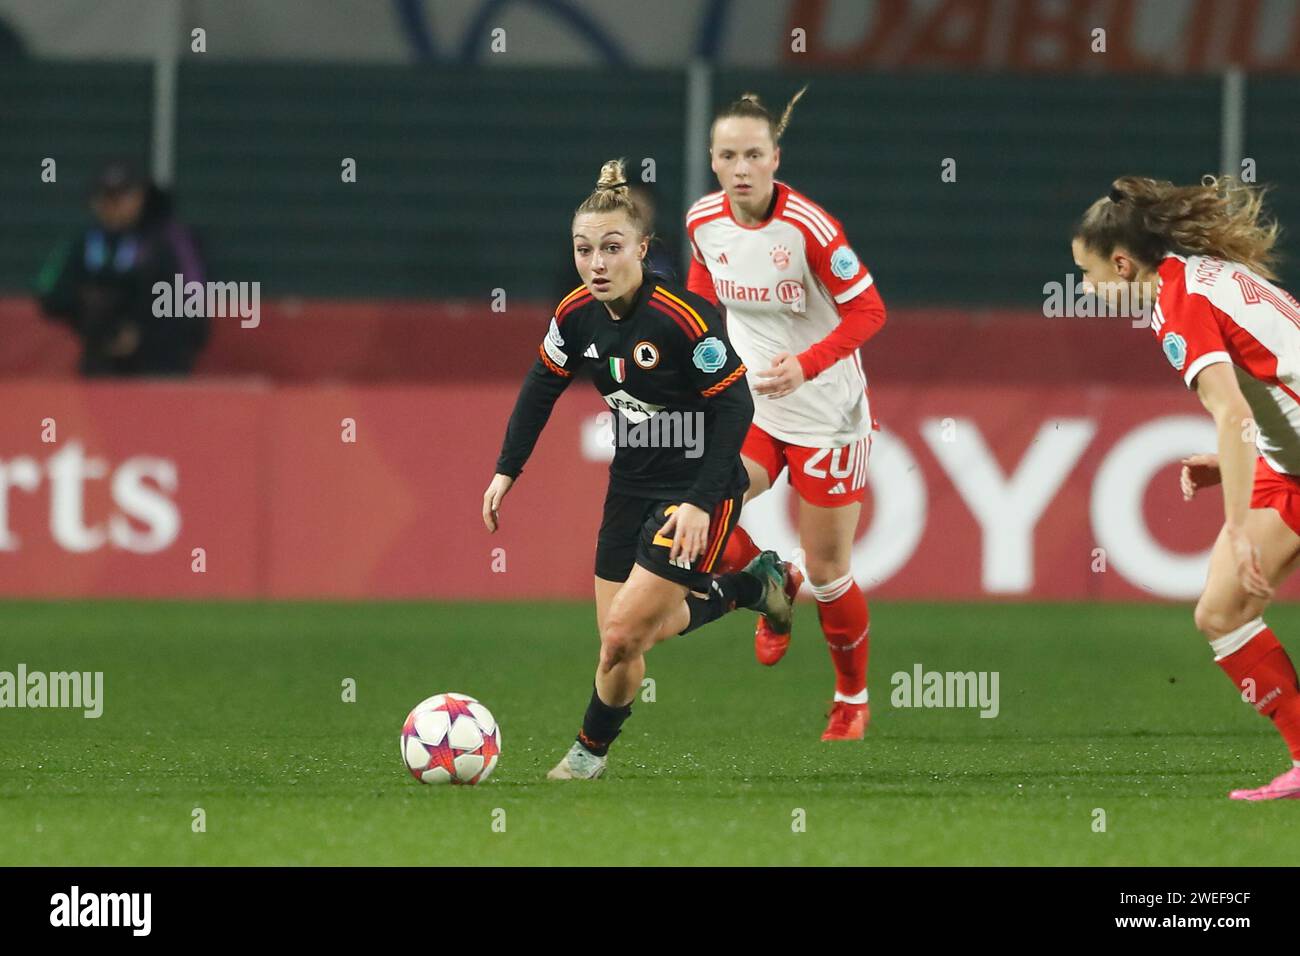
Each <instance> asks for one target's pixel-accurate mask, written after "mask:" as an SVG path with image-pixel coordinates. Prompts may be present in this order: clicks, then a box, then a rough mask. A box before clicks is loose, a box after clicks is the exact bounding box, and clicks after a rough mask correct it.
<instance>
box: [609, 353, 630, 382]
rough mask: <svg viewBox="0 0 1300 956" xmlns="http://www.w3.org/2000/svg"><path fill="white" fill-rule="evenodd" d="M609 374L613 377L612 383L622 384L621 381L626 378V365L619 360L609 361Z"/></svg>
mask: <svg viewBox="0 0 1300 956" xmlns="http://www.w3.org/2000/svg"><path fill="white" fill-rule="evenodd" d="M609 374H610V375H612V376H614V381H616V382H618V383H619V384H620V385H621V384H623V379H625V378H627V364H626V363H625V362H624V361H623V359H621V358H612V359H610V360H609Z"/></svg>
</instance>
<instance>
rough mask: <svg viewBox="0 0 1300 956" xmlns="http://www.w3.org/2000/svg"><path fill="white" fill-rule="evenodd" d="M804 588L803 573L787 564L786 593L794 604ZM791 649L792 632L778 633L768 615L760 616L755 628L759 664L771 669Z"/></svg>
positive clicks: (755, 653)
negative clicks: (800, 590) (795, 598)
mask: <svg viewBox="0 0 1300 956" xmlns="http://www.w3.org/2000/svg"><path fill="white" fill-rule="evenodd" d="M801 587H803V573H802V572H801V571H800V570H799V569H798V568H796V567H795V566H794V565H793V564H791V563H790V562H789V561H786V562H785V593H786V596H787V597H788V598H789V599H790V602H791V603H793V602H794V596H795V595H796V594H798V593H799V589H800V588H801ZM789 649H790V632H789V631H786V632H785V633H784V634H779V633H777V631H776V630H774V629H773V627H772V625H771V624H770V623H769V622H768V620H767V617H766V615H762V614H760V615H759V617H758V624H757V625H755V626H754V656H755V657H757V658H758V662H759V663H760V664H763V665H765V666H767V667H771V666H772V665H773V664H775V663H776V662H777V661H779V660H780V659H781V658H783V657H785V652H786V651H788V650H789Z"/></svg>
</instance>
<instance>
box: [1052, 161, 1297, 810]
mask: <svg viewBox="0 0 1300 956" xmlns="http://www.w3.org/2000/svg"><path fill="white" fill-rule="evenodd" d="M1260 208H1261V207H1260V194H1259V193H1258V192H1257V191H1256V190H1254V189H1252V188H1249V187H1246V186H1242V185H1241V184H1238V183H1234V182H1233V181H1232V180H1230V179H1215V178H1213V177H1207V179H1206V180H1205V181H1204V182H1203V183H1202V184H1201V185H1198V186H1175V185H1173V184H1172V183H1168V182H1161V181H1158V180H1154V179H1146V178H1143V177H1137V176H1125V177H1123V178H1121V179H1118V180H1116V181H1115V183H1114V185H1113V188H1112V190H1111V193H1110V195H1109V196H1107V197H1105V198H1102V199H1099V200H1097V201H1096V202H1095V203H1093V204H1092V206H1090V207H1089V209H1088V211H1087V212H1086V213H1085V214H1084V216H1083V218H1082V220H1081V221H1080V222H1079V225H1078V227H1077V228H1076V230H1075V238H1074V242H1073V252H1074V260H1075V263H1076V264H1078V266H1079V267H1080V268H1081V269H1082V270H1083V275H1084V280H1085V283H1087V284H1088V285H1091V286H1094V287H1098V286H1103V284H1109V285H1111V286H1112V287H1114V286H1115V285H1121V284H1122V285H1127V286H1128V287H1129V289H1130V290H1131V292H1129V300H1130V301H1133V299H1134V297H1136V299H1137V300H1138V301H1141V302H1144V303H1148V304H1149V305H1150V307H1151V308H1150V313H1151V331H1152V332H1154V333H1155V336H1156V338H1157V339H1158V340H1159V342H1160V346H1161V348H1162V350H1163V351H1164V354H1165V358H1166V359H1168V361H1169V364H1170V365H1171V366H1173V368H1174V370H1175V372H1176V373H1177V374H1178V375H1179V376H1180V377H1181V378H1182V380H1183V383H1184V384H1185V385H1186V386H1187V387H1188V388H1190V389H1194V390H1195V391H1196V393H1197V396H1198V397H1199V398H1200V399H1201V402H1202V404H1204V406H1205V408H1206V410H1207V411H1208V412H1209V413H1210V414H1211V415H1212V416H1213V417H1214V422H1215V426H1216V430H1217V432H1218V454H1215V455H1208V454H1207V455H1195V456H1193V457H1191V458H1188V459H1186V460H1185V461H1184V462H1183V469H1182V475H1181V483H1182V491H1183V495H1184V497H1185V498H1189V499H1190V498H1191V497H1192V496H1193V495H1194V494H1195V493H1196V492H1197V490H1198V489H1200V488H1203V487H1206V486H1208V485H1213V484H1217V483H1219V482H1220V481H1221V482H1222V484H1223V503H1224V523H1223V528H1222V530H1221V531H1220V532H1219V537H1218V540H1217V541H1216V542H1215V545H1214V549H1213V551H1212V552H1211V555H1210V568H1209V574H1208V576H1207V579H1206V583H1205V591H1204V593H1202V595H1201V598H1200V601H1198V602H1197V605H1196V614H1195V621H1196V627H1197V629H1198V630H1200V632H1201V633H1202V634H1203V635H1205V637H1206V639H1207V640H1208V641H1209V642H1210V648H1211V650H1212V651H1213V652H1214V655H1215V657H1214V660H1215V662H1216V663H1217V664H1218V665H1219V666H1220V667H1221V668H1222V669H1223V671H1224V673H1226V674H1227V675H1228V677H1229V678H1231V679H1232V681H1233V683H1234V684H1236V685H1237V687H1238V689H1239V690H1240V691H1241V695H1242V698H1243V700H1245V701H1247V702H1248V703H1250V704H1252V705H1253V706H1254V708H1255V710H1257V711H1258V712H1259V713H1261V714H1263V715H1264V716H1266V717H1268V718H1269V719H1270V720H1271V721H1272V722H1273V724H1274V726H1275V727H1276V728H1277V730H1278V732H1279V733H1280V734H1281V735H1282V738H1283V740H1284V741H1285V742H1286V744H1287V747H1288V749H1289V750H1290V752H1291V760H1292V766H1291V768H1290V769H1289V770H1286V771H1284V772H1283V773H1282V774H1281V775H1280V776H1278V777H1277V778H1276V779H1274V780H1273V781H1272V782H1271V783H1269V784H1266V785H1265V786H1262V787H1255V788H1247V789H1241V790H1234V791H1232V793H1231V794H1230V796H1231V797H1232V798H1233V799H1235V800H1276V799H1298V798H1300V683H1298V682H1297V677H1296V670H1295V666H1294V665H1293V664H1292V661H1291V658H1290V657H1289V656H1288V654H1287V652H1286V649H1285V648H1283V647H1282V645H1281V643H1280V642H1279V641H1278V639H1277V637H1276V635H1274V633H1273V631H1272V629H1271V628H1270V627H1269V626H1268V625H1267V624H1265V623H1264V618H1263V615H1264V612H1265V610H1267V608H1268V605H1269V602H1270V601H1271V599H1272V596H1273V589H1274V588H1275V587H1277V586H1278V585H1279V584H1281V582H1282V581H1283V580H1284V579H1285V578H1286V577H1287V576H1288V575H1290V573H1291V572H1292V571H1293V570H1294V569H1295V567H1296V565H1297V564H1300V303H1297V302H1296V300H1295V299H1294V298H1292V297H1291V296H1290V295H1289V294H1288V293H1287V292H1285V291H1284V290H1283V289H1281V288H1279V287H1278V286H1276V285H1274V284H1273V282H1272V281H1271V280H1272V278H1273V276H1272V271H1271V268H1270V266H1271V263H1272V262H1273V260H1274V259H1275V255H1274V252H1273V245H1274V242H1275V241H1276V237H1277V228H1276V226H1274V225H1271V224H1269V223H1266V222H1264V221H1262V220H1261V218H1260Z"/></svg>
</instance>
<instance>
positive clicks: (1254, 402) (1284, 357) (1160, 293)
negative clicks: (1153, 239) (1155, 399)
mask: <svg viewBox="0 0 1300 956" xmlns="http://www.w3.org/2000/svg"><path fill="white" fill-rule="evenodd" d="M1158 275H1159V279H1158V280H1157V292H1156V305H1155V308H1154V309H1153V310H1152V316H1151V329H1152V331H1153V332H1155V334H1156V337H1157V338H1158V339H1159V340H1160V345H1161V347H1162V348H1163V349H1164V353H1165V357H1166V358H1167V359H1168V360H1169V363H1170V364H1171V365H1173V367H1174V368H1175V369H1177V370H1178V371H1179V372H1180V373H1182V376H1183V382H1184V383H1185V384H1186V385H1187V387H1188V388H1192V387H1194V385H1195V381H1196V376H1197V374H1198V373H1199V372H1201V370H1202V369H1204V368H1206V367H1208V366H1210V365H1214V364H1216V363H1220V362H1225V363H1228V364H1230V365H1232V367H1233V369H1234V371H1235V372H1236V375H1237V382H1238V384H1239V385H1240V386H1241V391H1242V394H1243V395H1244V396H1245V398H1246V402H1247V403H1248V404H1249V405H1250V410H1251V412H1252V413H1253V414H1254V416H1255V426H1256V434H1255V446H1256V448H1257V449H1258V451H1259V454H1260V455H1261V457H1263V459H1264V461H1265V462H1267V463H1268V465H1269V467H1270V468H1272V469H1273V470H1274V471H1278V472H1282V473H1284V474H1289V475H1300V303H1297V302H1296V300H1295V299H1294V298H1292V297H1291V296H1290V295H1289V294H1288V293H1287V292H1285V291H1283V290H1282V289H1280V288H1278V287H1277V286H1276V285H1274V284H1273V283H1271V282H1269V281H1268V280H1267V279H1265V278H1264V277H1262V276H1260V275H1259V274H1258V273H1256V272H1254V271H1253V270H1251V269H1250V268H1249V267H1247V266H1244V265H1242V264H1241V263H1237V262H1225V261H1224V260H1222V259H1214V258H1210V257H1207V256H1186V257H1184V256H1179V255H1170V256H1167V257H1166V258H1165V259H1164V260H1163V261H1162V262H1161V263H1160V267H1159V270H1158Z"/></svg>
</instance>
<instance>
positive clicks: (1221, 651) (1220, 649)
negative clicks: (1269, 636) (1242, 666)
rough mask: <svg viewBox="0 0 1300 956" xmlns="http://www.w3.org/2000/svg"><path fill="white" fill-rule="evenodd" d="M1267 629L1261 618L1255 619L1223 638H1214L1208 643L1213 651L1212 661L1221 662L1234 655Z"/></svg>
mask: <svg viewBox="0 0 1300 956" xmlns="http://www.w3.org/2000/svg"><path fill="white" fill-rule="evenodd" d="M1266 627H1268V625H1267V624H1265V623H1264V619H1263V618H1262V617H1257V618H1255V619H1254V620H1253V621H1247V622H1246V623H1245V624H1243V625H1241V627H1239V628H1237V629H1236V630H1235V631H1229V632H1228V633H1227V634H1224V635H1223V637H1216V638H1215V639H1214V640H1212V641H1210V650H1212V651H1214V659H1215V660H1216V661H1221V660H1223V659H1224V658H1225V657H1227V656H1228V655H1229V654H1235V653H1236V652H1237V651H1239V650H1241V649H1242V648H1243V647H1245V646H1246V645H1247V644H1249V643H1250V639H1251V638H1252V637H1254V636H1255V635H1256V634H1258V633H1259V632H1260V631H1262V630H1264V629H1265V628H1266Z"/></svg>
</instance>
